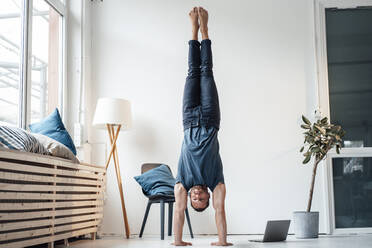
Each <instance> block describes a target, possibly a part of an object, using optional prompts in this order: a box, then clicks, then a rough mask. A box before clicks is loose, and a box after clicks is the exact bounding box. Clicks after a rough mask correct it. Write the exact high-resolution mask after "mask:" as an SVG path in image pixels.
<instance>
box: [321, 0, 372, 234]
mask: <svg viewBox="0 0 372 248" xmlns="http://www.w3.org/2000/svg"><path fill="white" fill-rule="evenodd" d="M359 6H371V7H372V0H314V33H315V58H316V79H317V98H318V99H317V100H318V106H317V110H316V111H317V114H319V115H321V116H326V117H328V118H329V119H330V104H329V82H328V60H327V43H326V20H325V11H326V9H327V8H338V9H345V8H357V7H359ZM335 157H372V147H368V148H343V149H342V151H341V154H337V153H336V151H335V150H334V149H333V150H331V151H330V152H329V153H328V156H327V159H326V160H325V161H324V162H323V163H324V166H323V173H324V175H325V176H324V180H325V181H324V197H325V199H324V202H325V206H324V208H325V210H326V212H325V217H326V233H328V234H346V233H370V232H372V227H368V228H336V225H335V208H334V194H333V193H334V191H333V174H332V168H333V167H332V158H335Z"/></svg>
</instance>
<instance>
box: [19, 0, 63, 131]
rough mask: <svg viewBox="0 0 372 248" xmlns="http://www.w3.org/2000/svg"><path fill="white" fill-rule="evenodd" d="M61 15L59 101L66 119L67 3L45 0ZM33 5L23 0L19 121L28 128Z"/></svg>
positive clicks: (30, 1) (24, 127) (29, 0)
mask: <svg viewBox="0 0 372 248" xmlns="http://www.w3.org/2000/svg"><path fill="white" fill-rule="evenodd" d="M44 1H45V2H46V3H47V4H49V5H50V6H51V7H52V8H53V9H55V10H56V11H57V12H58V13H59V14H60V15H61V24H60V25H61V26H60V29H59V30H60V35H59V38H60V44H61V49H60V51H59V59H60V63H59V87H58V91H59V93H58V94H59V103H58V108H59V110H60V112H61V115H62V118H63V119H65V116H66V113H65V111H64V110H65V107H64V106H65V104H66V103H65V102H66V101H65V97H66V94H64V93H65V92H67V91H66V44H67V42H66V40H67V39H66V23H67V21H66V12H67V11H66V5H65V1H64V2H61V1H59V0H44ZM32 7H33V0H23V1H22V15H21V19H22V38H21V48H22V50H21V62H20V73H19V74H20V87H19V96H20V99H19V121H18V125H19V126H20V127H21V128H23V129H27V126H28V124H30V123H29V122H30V117H31V116H30V113H31V69H32V68H31V66H30V65H31V56H32Z"/></svg>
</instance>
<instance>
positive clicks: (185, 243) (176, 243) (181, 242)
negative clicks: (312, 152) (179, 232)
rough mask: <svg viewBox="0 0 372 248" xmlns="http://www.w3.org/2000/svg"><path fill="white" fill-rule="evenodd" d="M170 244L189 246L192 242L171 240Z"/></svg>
mask: <svg viewBox="0 0 372 248" xmlns="http://www.w3.org/2000/svg"><path fill="white" fill-rule="evenodd" d="M172 245H174V246H189V245H192V244H191V243H190V242H184V241H179V242H173V243H172Z"/></svg>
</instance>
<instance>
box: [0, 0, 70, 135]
mask: <svg viewBox="0 0 372 248" xmlns="http://www.w3.org/2000/svg"><path fill="white" fill-rule="evenodd" d="M64 13H65V1H63V0H1V1H0V124H4V123H6V124H11V125H17V126H20V127H23V128H25V127H26V126H27V124H29V123H32V122H36V121H39V120H40V119H42V118H43V117H45V116H46V115H48V114H49V113H50V112H52V111H53V110H54V109H55V108H56V107H59V108H60V110H61V112H62V113H63V110H62V109H61V108H62V95H63V92H62V89H63V66H62V65H63V58H64V49H63V48H64V44H65V42H64V40H65V39H64V32H63V31H64V23H65V18H64Z"/></svg>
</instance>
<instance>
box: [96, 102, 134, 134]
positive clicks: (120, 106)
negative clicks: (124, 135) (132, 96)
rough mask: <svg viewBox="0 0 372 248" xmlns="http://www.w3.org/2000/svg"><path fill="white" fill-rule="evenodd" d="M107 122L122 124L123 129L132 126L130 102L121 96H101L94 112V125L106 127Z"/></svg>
mask: <svg viewBox="0 0 372 248" xmlns="http://www.w3.org/2000/svg"><path fill="white" fill-rule="evenodd" d="M106 124H113V125H122V127H121V130H123V131H124V130H128V129H130V128H131V127H132V111H131V107H130V102H129V101H127V100H125V99H119V98H106V97H105V98H99V99H98V101H97V106H96V112H95V113H94V118H93V126H95V127H97V128H106Z"/></svg>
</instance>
